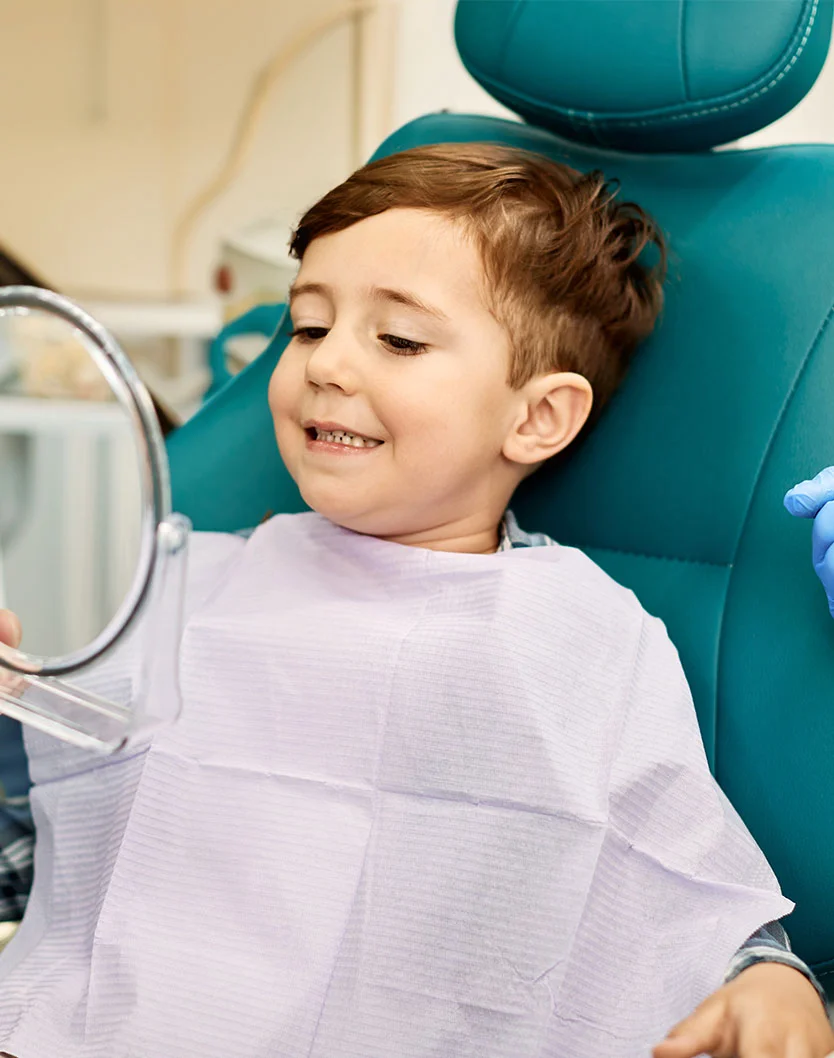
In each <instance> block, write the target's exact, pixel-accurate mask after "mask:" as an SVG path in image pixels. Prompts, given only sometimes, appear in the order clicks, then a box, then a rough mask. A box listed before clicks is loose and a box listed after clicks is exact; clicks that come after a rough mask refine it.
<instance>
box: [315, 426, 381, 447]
mask: <svg viewBox="0 0 834 1058" xmlns="http://www.w3.org/2000/svg"><path fill="white" fill-rule="evenodd" d="M304 432H305V433H306V434H307V438H308V441H307V444H308V447H316V448H318V447H319V446H322V447H324V446H327V447H328V448H330V449H331V450H332V449H333V448H354V449H355V448H378V447H379V446H380V445H381V444H383V443H384V442H382V441H379V440H377V439H376V438H374V437H365V436H364V434H360V433H353V432H351V431H349V430H345V429H343V428H341V427H336V426H333V425H331V424H330V423H326V424H324V425H323V426H319V425H317V424H311V425H309V426H305V427H304Z"/></svg>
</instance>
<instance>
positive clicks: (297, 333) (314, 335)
mask: <svg viewBox="0 0 834 1058" xmlns="http://www.w3.org/2000/svg"><path fill="white" fill-rule="evenodd" d="M326 334H327V328H326V327H296V328H295V330H292V331H290V338H297V339H298V340H299V341H300V342H319V341H321V339H322V338H323V337H324V336H325V335H326Z"/></svg>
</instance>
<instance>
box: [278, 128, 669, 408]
mask: <svg viewBox="0 0 834 1058" xmlns="http://www.w3.org/2000/svg"><path fill="white" fill-rule="evenodd" d="M616 195H617V187H616V185H615V184H611V183H609V182H607V181H606V179H605V177H604V176H603V175H602V174H601V173H599V172H591V173H586V174H583V173H579V172H577V171H576V170H575V169H570V168H569V167H568V166H566V165H562V164H559V163H557V162H554V161H551V160H550V159H549V158H545V157H544V156H543V155H539V154H534V153H532V152H530V151H525V150H520V149H516V148H511V147H503V146H499V145H497V144H492V143H465V144H441V145H435V146H426V147H415V148H413V149H411V150H407V151H403V152H401V153H399V154H392V155H389V156H388V157H385V158H380V159H379V160H378V161H375V162H371V163H369V164H368V165H365V166H363V167H362V168H361V169H358V170H357V171H356V172H355V173H353V174H352V175H351V176H349V177H348V179H347V180H345V181H344V183H342V184H339V186H338V187H336V188H334V189H333V190H332V191H330V192H328V194H326V195H325V196H324V197H323V198H322V199H320V200H319V201H318V202H317V203H316V204H315V205H314V206H312V207H311V208H310V209H309V210H307V212H306V213H305V214H304V216H303V217H302V218H301V220H300V222H299V224H298V228H297V229H296V231H295V232H294V234H293V237H292V240H291V242H290V251H291V253H292V254H293V255H294V256H295V257H297V258H298V259H299V260H300V259H301V258H302V257H303V256H304V252H305V251H306V249H307V247H308V246H309V245H310V243H311V242H312V241H313V239H317V238H319V236H322V235H330V234H333V233H335V232H338V231H343V230H344V229H345V228H348V227H350V226H351V225H352V224H356V223H357V222H358V221H360V220H364V219H365V218H366V217H372V216H375V215H376V214H378V213H383V212H384V211H385V210H388V209H397V208H411V209H430V210H434V211H435V212H438V213H442V214H445V215H446V216H448V217H450V218H452V219H453V220H455V221H458V222H460V223H461V224H463V225H464V227H465V230H467V231H468V233H469V234H471V235H472V236H473V237H474V239H475V241H476V245H477V247H478V250H479V253H480V256H481V260H482V262H483V266H484V274H485V278H486V290H485V291H484V294H485V299H486V302H487V305H488V307H489V309H490V311H491V312H492V313H493V315H494V316H495V318H496V319H497V320H498V321H499V323H501V324H502V325H503V326H504V327H505V328H506V330H507V332H508V334H509V337H510V347H511V362H510V373H509V378H508V381H509V384H510V385H511V386H513V387H514V388H520V387H521V386H523V385H524V384H525V382H527V381H528V380H529V379H531V378H533V377H535V376H536V375H539V374H545V373H547V372H550V371H576V372H578V373H579V374H581V375H584V376H585V377H586V378H587V379H588V381H589V382H590V383H591V386H592V388H593V391H594V413H593V418H594V419H596V416H597V415H598V414H599V412H600V411H601V409H602V407H603V406H604V405H605V403H606V401H607V400H608V398H609V397H610V396H611V394H612V393H613V392H614V390H615V389H616V387H617V386H618V385H619V383H620V381H621V380H622V378H623V376H624V374H625V372H626V369H627V367H628V365H629V363H630V361H631V358H632V355H633V353H634V350H635V348H636V347H637V344H638V343H639V342H640V341H641V339H643V338H645V337H646V336H647V335H648V334H649V333H650V332H651V330H652V328H653V327H654V323H655V319H656V318H657V315H658V313H659V311H660V308H661V304H662V297H663V295H662V283H663V277H664V274H665V267H666V248H665V243H664V240H663V236H662V234H661V232H660V230H659V229H658V227H657V225H656V224H655V223H654V221H653V220H652V219H651V218H650V217H649V216H647V214H646V213H644V212H643V210H642V209H640V208H639V206H636V205H634V204H633V203H630V202H621V201H619V200H618V199H617V198H616ZM650 245H652V246H653V247H654V248H655V251H656V252H655V258H656V260H655V263H654V264H653V265H649V264H647V263H646V262H645V261H644V260H641V256H642V254H643V251H644V250H646V249H647V248H648V247H649V246H650Z"/></svg>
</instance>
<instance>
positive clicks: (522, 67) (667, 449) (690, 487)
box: [169, 0, 834, 988]
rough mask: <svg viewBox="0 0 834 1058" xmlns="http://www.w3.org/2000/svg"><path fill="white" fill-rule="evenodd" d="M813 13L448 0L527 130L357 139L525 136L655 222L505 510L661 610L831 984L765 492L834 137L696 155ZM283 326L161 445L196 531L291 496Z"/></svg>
mask: <svg viewBox="0 0 834 1058" xmlns="http://www.w3.org/2000/svg"><path fill="white" fill-rule="evenodd" d="M831 20H832V9H831V0H768V2H766V3H765V2H761V0H722V2H720V3H718V2H714V0H678V2H674V0H556V2H550V0H462V2H461V3H460V4H459V6H458V10H457V16H456V27H455V28H456V37H457V44H458V48H459V50H460V54H461V56H462V58H463V61H464V63H465V64H466V66H467V67H468V69H469V70H470V72H471V73H472V75H473V76H474V77H475V78H476V79H477V80H478V81H480V82H481V84H483V85H484V86H485V87H486V88H487V90H488V91H489V92H491V93H492V95H493V96H495V98H496V99H498V100H500V101H501V102H502V103H504V104H506V105H507V106H508V107H510V108H512V109H513V110H514V111H516V112H517V113H518V114H519V115H520V116H521V117H522V118H523V119H524V123H514V122H510V121H502V120H497V119H492V118H487V117H478V116H466V115H458V114H449V113H441V114H432V115H429V116H426V117H424V118H420V119H419V120H417V121H414V122H412V123H410V124H408V125H406V126H405V127H404V128H402V129H400V130H399V131H397V132H396V133H394V134H393V135H392V136H391V137H390V138H389V139H388V140H386V142H385V143H383V144H382V146H381V147H380V148H379V151H378V152H377V155H378V156H379V155H384V154H389V153H391V152H394V151H400V150H404V149H406V148H408V147H412V146H415V145H418V144H424V143H434V142H449V141H467V140H493V141H499V142H501V143H505V144H512V145H516V146H519V147H526V148H530V149H532V150H535V151H540V152H542V153H543V154H547V155H549V156H551V157H552V158H556V159H559V160H564V161H566V162H568V163H569V164H571V165H573V166H575V167H577V168H579V169H583V170H587V169H592V168H600V169H602V170H603V171H604V172H605V173H606V174H607V175H609V176H611V177H617V178H619V180H620V181H621V185H622V194H623V196H624V197H626V198H629V199H634V200H636V201H638V202H639V203H640V204H641V205H643V206H644V207H645V208H646V209H648V210H649V211H651V212H652V213H653V214H654V216H655V217H656V218H657V219H658V220H659V222H660V224H661V225H662V227H663V228H664V229H665V231H666V232H667V233H668V236H669V240H670V244H671V249H672V268H671V273H670V276H669V281H668V285H667V304H666V309H665V313H664V316H663V319H662V323H661V325H660V327H659V328H658V330H657V332H656V333H655V335H654V336H653V337H652V339H651V340H650V341H649V342H648V343H647V344H646V346H645V347H644V348H643V350H642V351H641V352H640V353H639V354H638V357H637V359H636V362H635V364H634V366H633V369H632V371H631V374H630V376H629V378H628V380H627V381H626V384H625V385H624V387H623V388H622V390H621V391H620V392H619V393H618V394H617V396H616V397H615V399H614V400H613V402H612V404H611V406H610V407H609V408H608V409H607V411H606V413H605V415H604V416H603V417H602V420H601V422H600V423H599V425H598V426H597V427H596V429H595V431H594V432H592V433H591V434H590V435H589V437H588V438H587V439H586V440H585V441H584V442H583V443H582V444H581V446H580V447H579V448H577V449H576V451H574V452H573V453H569V458H565V459H564V460H562V461H560V462H558V463H556V464H554V465H553V466H551V467H547V468H545V469H543V470H542V471H540V472H539V473H538V474H536V475H535V476H534V477H533V478H531V479H530V480H529V482H528V483H527V484H526V487H524V488H523V489H522V491H520V492H519V494H518V495H517V497H516V499H515V501H514V508H515V510H516V513H517V514H518V516H519V520H520V522H521V524H522V525H523V526H526V527H529V528H530V529H537V530H544V531H546V532H548V533H550V534H552V535H553V536H555V537H556V538H557V539H559V540H560V541H562V542H564V543H566V544H572V545H576V546H578V547H581V548H583V549H584V550H585V551H587V553H588V554H589V555H590V556H591V557H592V558H593V559H594V560H595V561H596V562H598V563H599V564H600V565H601V566H603V567H604V568H605V569H606V570H608V571H609V572H610V573H611V575H612V576H613V577H615V578H616V579H617V580H619V581H621V582H622V583H623V584H625V585H628V586H629V587H631V588H632V589H633V590H634V591H635V592H636V594H637V595H638V597H639V598H640V600H641V601H642V602H643V604H644V606H645V607H646V608H647V609H648V610H649V611H650V612H652V613H655V614H657V615H658V616H660V617H662V618H663V620H664V621H665V622H666V624H667V627H668V629H669V632H670V635H671V637H672V639H673V640H674V642H675V643H676V644H677V646H678V648H679V651H680V654H681V658H682V660H683V664H684V667H685V669H686V672H687V675H688V677H689V681H690V684H691V687H692V691H693V694H694V698H695V703H696V706H697V710H698V716H699V719H700V723H701V729H702V732H703V738H704V742H705V744H706V747H707V752H708V755H709V759H710V762H711V765H712V768H713V770H714V772H715V775H716V776H717V778H718V780H719V782H720V783H721V785H722V786H723V788H724V790H725V791H726V792H727V794H728V795H729V797H730V798H731V800H732V801H733V803H734V804H735V805H736V807H737V809H738V810H739V812H740V813H741V815H742V817H743V818H744V820H745V821H746V823H747V825H748V826H749V828H750V830H751V831H752V833H753V835H754V836H755V838H756V839H757V840H758V842H759V843H760V845H761V846H762V848H763V849H764V851H765V852H766V854H767V856H768V858H769V859H770V861H771V863H772V865H773V867H774V869H775V871H776V873H777V875H778V876H779V878H780V881H781V883H782V886H783V888H784V890H785V892H786V894H788V895H789V896H790V897H791V898H792V899H793V900H795V901H796V903H797V908H796V911H795V913H794V914H793V915H792V916H791V917H790V918H789V920H788V921H787V922H786V925H787V927H788V930H789V932H790V935H791V938H792V940H793V944H794V947H795V949H796V951H797V952H798V953H799V954H800V955H801V956H802V957H803V958H804V959H806V960H807V961H808V962H809V963H811V965H812V966H813V967H814V969H815V970H816V972H817V973H818V974H819V975H820V977H821V978H822V979H823V981H825V982H827V983H828V985H829V988H831V986H832V985H834V622H832V620H831V618H830V617H829V614H828V609H827V605H826V600H825V596H824V594H823V592H822V591H821V589H820V586H819V584H818V583H817V581H816V578H815V577H814V574H813V572H812V569H811V564H810V539H809V538H810V530H809V525H808V523H807V522H797V521H796V520H794V519H792V518H790V517H789V516H788V515H787V513H786V512H785V511H784V510H783V508H782V495H783V494H784V492H785V490H786V489H787V488H788V487H790V486H791V485H793V484H794V483H795V482H796V481H799V480H801V479H803V478H805V477H808V476H810V475H811V474H813V473H815V472H816V471H817V470H819V469H820V468H821V467H823V466H825V465H828V464H830V463H832V462H834V327H832V326H831V322H832V317H834V147H827V146H800V147H795V146H789V147H779V148H774V149H767V150H756V151H749V152H746V151H738V150H732V149H731V150H727V151H720V152H716V151H713V150H711V148H713V147H714V146H716V145H718V144H723V143H727V142H729V141H732V140H735V139H737V138H738V137H740V136H742V135H744V134H746V133H749V132H752V131H753V130H755V129H757V128H759V127H762V126H764V125H766V124H769V123H770V122H772V121H773V120H775V119H776V118H777V117H779V116H780V115H781V114H783V113H785V112H786V111H787V110H789V109H790V108H791V107H792V106H793V105H794V104H795V103H796V102H797V101H798V100H799V99H801V98H802V96H803V95H804V94H805V93H806V92H807V90H808V89H809V88H810V86H811V85H812V83H813V82H814V80H815V78H816V76H817V74H818V73H819V70H820V68H821V66H822V63H823V60H824V58H825V55H826V52H827V50H828V45H829V38H830V31H831ZM832 105H833V106H834V101H832ZM287 331H288V327H287V322H286V320H284V321H283V322H282V323H281V325H280V326H279V328H278V331H277V333H276V335H275V337H274V338H273V340H272V342H271V344H270V346H269V348H268V349H267V351H266V352H265V353H264V354H263V355H262V356H261V357H260V358H259V359H258V360H256V361H255V362H254V363H253V364H252V365H250V366H249V367H248V368H247V369H246V370H245V371H244V372H242V373H241V374H240V375H238V376H236V378H235V379H234V380H233V381H231V382H229V383H227V384H226V385H225V387H224V388H223V390H222V391H221V392H220V393H219V394H218V396H217V397H216V398H215V399H214V400H212V401H210V402H209V403H208V404H207V405H206V406H205V407H204V408H203V409H202V410H201V411H200V413H199V414H198V415H197V416H196V417H195V418H194V419H193V420H192V421H190V422H189V423H187V424H186V425H185V426H184V427H183V428H181V429H180V430H178V431H177V432H176V433H174V434H173V435H172V436H171V437H170V439H169V454H170V460H171V470H172V477H173V484H174V504H175V509H177V510H180V511H183V512H184V513H186V514H188V515H189V516H190V517H191V518H192V519H193V521H194V524H195V527H196V528H197V529H212V530H232V529H238V528H241V527H243V526H250V525H253V524H256V523H258V522H260V521H261V519H262V518H263V517H264V515H265V514H266V513H267V512H270V511H272V512H279V511H298V510H301V509H303V503H302V501H301V499H300V497H299V495H298V493H297V491H296V489H295V487H294V485H293V483H292V481H291V480H290V478H289V476H288V474H287V472H286V470H285V469H284V467H283V466H282V464H281V462H280V460H279V458H278V454H277V451H276V448H275V442H274V439H273V433H272V424H271V422H270V418H269V412H268V408H267V403H266V388H267V382H268V379H269V375H270V373H271V371H272V368H273V366H274V364H275V362H276V360H277V358H278V357H279V355H280V353H281V350H282V349H283V348H284V346H285V344H286V342H287Z"/></svg>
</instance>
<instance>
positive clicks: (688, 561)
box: [566, 544, 732, 569]
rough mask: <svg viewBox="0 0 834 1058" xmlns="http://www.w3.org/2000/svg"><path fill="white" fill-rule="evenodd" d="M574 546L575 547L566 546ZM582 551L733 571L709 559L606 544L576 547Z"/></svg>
mask: <svg viewBox="0 0 834 1058" xmlns="http://www.w3.org/2000/svg"><path fill="white" fill-rule="evenodd" d="M566 546H573V545H566ZM576 546H578V547H580V548H581V549H582V550H586V549H587V550H588V551H610V552H612V553H613V554H615V555H631V556H633V557H634V558H651V559H659V560H660V561H661V562H679V563H681V564H682V565H685V566H710V567H713V568H715V569H731V568H732V563H731V562H714V561H712V560H710V559H708V558H684V557H681V556H679V555H655V554H652V553H651V552H649V551H634V550H633V549H631V548H626V547H609V546H608V545H606V544H602V545H600V546H595V545H594V544H579V545H576Z"/></svg>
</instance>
